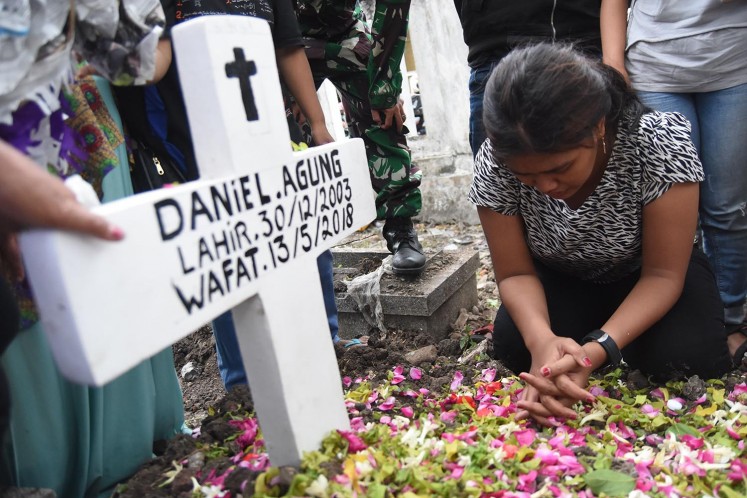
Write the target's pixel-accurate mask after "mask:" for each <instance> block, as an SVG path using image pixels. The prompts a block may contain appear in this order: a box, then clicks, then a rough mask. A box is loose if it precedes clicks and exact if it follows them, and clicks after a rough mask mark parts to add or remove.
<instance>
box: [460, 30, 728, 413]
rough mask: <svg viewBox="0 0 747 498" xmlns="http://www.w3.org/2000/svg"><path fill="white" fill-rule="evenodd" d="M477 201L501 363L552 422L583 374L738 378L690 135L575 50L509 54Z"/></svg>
mask: <svg viewBox="0 0 747 498" xmlns="http://www.w3.org/2000/svg"><path fill="white" fill-rule="evenodd" d="M485 128H486V131H487V134H488V137H489V138H490V140H487V141H485V143H484V144H483V145H482V147H481V148H480V151H479V152H478V154H477V158H476V161H475V177H474V181H473V185H472V188H471V190H470V195H469V197H470V200H471V201H472V202H474V203H475V204H476V205H477V206H478V207H477V209H478V213H479V215H480V221H481V223H482V226H483V231H484V232H485V237H486V239H487V242H488V247H489V249H490V255H491V258H492V260H493V267H494V268H495V273H496V281H497V282H498V289H499V291H500V294H501V299H502V301H503V304H502V306H501V308H500V309H499V310H498V313H497V314H496V318H495V325H494V332H493V355H494V356H495V357H496V358H498V359H499V360H501V361H502V362H503V363H504V364H505V365H506V366H507V367H508V368H511V369H512V370H514V371H516V372H524V373H522V374H521V377H522V379H524V380H525V381H526V382H528V384H529V386H528V388H526V389H525V390H524V392H523V394H522V398H521V400H520V401H519V403H518V406H519V408H520V409H521V410H523V411H524V415H530V416H532V417H534V418H535V419H537V420H538V421H540V422H542V423H546V424H547V423H550V422H551V420H550V417H551V416H555V417H558V416H561V417H571V418H573V417H575V412H574V411H573V410H571V409H570V408H569V406H570V405H571V404H572V403H573V402H575V400H583V401H588V400H590V399H592V397H591V395H590V394H589V393H588V392H587V391H585V390H584V389H583V388H584V387H586V385H587V382H588V377H589V374H590V373H591V372H592V371H593V370H594V369H597V368H600V367H601V366H603V365H608V364H612V365H617V364H619V363H620V361H621V360H622V359H623V358H624V359H625V361H626V362H627V363H628V364H629V365H630V366H631V367H632V368H637V369H640V370H642V371H643V372H645V373H647V374H650V375H654V376H656V377H657V378H670V377H673V376H677V375H681V374H686V375H695V374H697V375H700V376H702V377H706V378H711V377H719V376H721V375H722V374H724V373H725V372H726V371H727V370H728V369H729V366H730V361H729V352H728V349H727V347H726V336H725V333H724V329H723V326H722V322H721V313H722V310H721V304H720V299H719V295H718V289H717V288H716V283H715V280H714V277H713V272H712V270H711V268H710V265H709V264H708V261H707V259H706V258H705V256H704V255H703V254H702V252H700V250H698V249H697V248H695V249H694V248H693V237H694V234H695V227H696V223H697V209H698V190H699V185H698V183H699V182H700V181H702V180H703V177H704V175H703V168H702V166H701V164H700V160H699V159H698V156H697V153H696V151H695V147H694V146H693V144H692V141H691V140H690V136H689V132H690V126H689V124H688V122H687V120H686V119H685V118H684V117H683V116H682V115H680V114H677V113H665V112H658V111H650V110H648V109H646V108H645V107H644V106H643V105H642V104H641V102H640V101H639V100H638V98H637V97H636V95H635V94H634V93H633V92H632V90H630V89H629V87H628V86H627V84H626V83H625V80H624V79H623V77H622V75H620V73H618V72H617V71H615V70H614V69H612V68H610V67H608V66H605V65H604V64H602V63H601V61H599V60H595V59H591V58H588V57H586V56H584V55H582V54H581V53H579V52H577V51H575V50H573V49H572V48H570V47H568V46H563V45H560V44H549V43H542V44H538V45H534V46H530V47H528V48H521V49H515V50H513V51H512V52H511V53H510V54H509V55H507V56H506V57H504V59H503V60H502V61H501V62H500V63H499V64H498V66H497V67H496V69H495V71H494V72H493V75H492V76H491V77H490V80H489V81H488V85H487V87H486V90H485Z"/></svg>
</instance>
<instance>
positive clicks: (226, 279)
mask: <svg viewBox="0 0 747 498" xmlns="http://www.w3.org/2000/svg"><path fill="white" fill-rule="evenodd" d="M172 39H173V42H174V47H175V50H176V53H177V55H180V57H178V61H179V64H178V70H179V75H180V79H181V82H182V86H183V91H184V95H185V101H186V104H187V114H188V117H189V122H190V128H191V130H192V136H193V141H194V146H195V152H196V156H197V162H198V165H199V168H200V173H201V179H200V180H199V181H195V182H190V183H187V184H185V185H180V186H177V187H174V188H168V189H162V190H158V191H153V192H147V193H144V194H141V195H137V196H134V197H130V198H127V199H122V200H120V201H117V202H113V203H110V204H106V205H103V206H99V207H96V208H95V209H94V211H95V212H97V213H99V214H101V215H102V216H104V217H106V218H108V219H109V220H111V221H112V222H114V223H116V224H117V225H119V226H121V227H122V228H123V229H124V231H125V233H126V238H125V240H123V241H121V242H118V243H111V242H104V241H100V240H97V239H93V238H91V237H84V236H79V235H73V234H70V233H62V232H55V231H48V230H44V231H35V232H29V233H26V234H24V235H23V236H22V237H21V245H22V251H23V256H24V259H25V260H26V263H27V267H28V274H29V277H30V280H31V283H32V287H33V290H34V293H35V296H36V298H37V304H38V307H39V310H40V313H41V318H42V323H43V326H44V329H45V331H46V333H47V337H48V339H49V342H50V345H51V347H52V350H53V353H54V355H55V359H56V361H57V363H58V365H59V368H60V370H61V371H62V373H63V374H64V375H66V376H67V377H68V378H70V379H72V380H74V381H76V382H79V383H86V384H93V385H102V384H104V383H106V382H109V381H110V380H112V379H114V378H116V377H117V376H118V375H120V374H122V373H123V372H125V371H127V370H128V369H130V368H131V367H133V366H135V365H136V364H138V363H139V362H141V361H143V360H145V359H147V358H149V357H150V356H152V355H153V354H155V353H157V352H158V351H160V350H162V349H163V348H165V347H168V346H170V345H171V344H173V343H174V342H176V341H177V340H179V339H181V338H182V337H184V336H186V335H188V334H189V333H190V332H192V331H194V330H196V329H198V328H199V327H200V326H202V325H203V324H204V323H206V322H208V321H210V320H211V319H213V318H214V317H216V316H218V315H219V314H221V313H223V312H225V311H227V310H233V316H234V322H235V324H236V330H237V335H238V339H239V344H240V349H241V354H242V358H243V360H244V365H245V367H246V368H247V375H248V378H249V382H250V385H251V390H252V394H253V398H254V402H255V406H256V410H257V415H258V418H259V423H260V425H261V427H262V430H263V433H264V436H265V439H266V441H267V448H268V452H269V455H270V460H271V461H272V463H273V464H274V465H296V464H298V463H299V462H300V459H301V456H302V454H303V452H304V451H309V450H314V449H316V448H318V445H319V443H320V442H321V440H322V438H323V437H324V436H325V435H326V434H327V433H328V432H329V431H331V430H333V429H345V428H349V422H348V417H347V412H346V410H345V407H344V403H343V396H342V386H341V381H340V375H339V371H338V369H337V362H336V358H335V355H334V349H333V345H332V341H331V338H330V333H329V327H328V324H327V319H326V314H325V311H324V302H323V299H322V291H321V285H320V283H319V275H318V272H317V269H316V257H317V255H318V254H320V253H321V252H322V251H324V250H326V249H328V248H329V247H331V246H332V245H333V244H335V243H337V242H339V241H340V240H342V239H343V238H344V237H345V236H346V235H347V234H349V233H351V232H353V231H355V229H357V228H358V227H360V226H362V225H365V224H367V223H368V222H370V221H371V220H372V219H374V217H375V207H374V202H373V196H372V194H371V183H370V179H369V173H368V166H367V161H366V155H365V150H364V147H363V142H362V141H361V140H359V139H355V140H345V141H341V142H337V143H334V144H328V145H325V146H321V147H317V148H313V149H310V150H307V151H303V152H297V153H292V152H291V145H290V138H289V134H288V130H287V123H286V120H285V112H284V107H283V102H282V96H281V91H280V83H279V80H278V75H277V68H276V65H275V51H274V48H273V44H272V37H271V35H270V30H269V27H268V25H267V23H266V22H264V21H262V20H258V19H253V18H248V17H243V16H207V17H203V18H200V19H196V20H191V21H188V22H185V23H183V24H180V25H178V26H177V27H175V28H174V29H173V31H172ZM132 401H133V402H137V400H132Z"/></svg>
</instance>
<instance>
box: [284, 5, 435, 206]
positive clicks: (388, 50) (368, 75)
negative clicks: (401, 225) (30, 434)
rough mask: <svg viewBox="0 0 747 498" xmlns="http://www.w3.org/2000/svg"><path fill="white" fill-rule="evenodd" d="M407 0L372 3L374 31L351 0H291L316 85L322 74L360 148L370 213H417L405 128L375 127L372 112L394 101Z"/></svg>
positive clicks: (414, 177) (399, 84)
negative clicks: (372, 200) (372, 203)
mask: <svg viewBox="0 0 747 498" xmlns="http://www.w3.org/2000/svg"><path fill="white" fill-rule="evenodd" d="M409 10H410V0H386V1H384V0H377V1H376V14H375V15H374V22H373V36H372V35H371V32H370V31H369V28H368V26H367V25H366V22H365V16H364V14H363V11H362V10H361V6H360V4H359V3H358V0H298V2H297V14H298V21H299V24H300V26H301V33H302V35H303V37H304V43H305V44H306V55H307V56H308V58H309V64H310V65H311V71H312V73H313V74H314V81H315V83H316V85H317V87H318V86H319V85H321V84H322V82H323V81H324V80H325V79H329V80H330V81H331V82H332V83H333V84H334V85H335V87H337V90H338V91H339V92H340V95H341V96H342V102H343V106H344V109H345V113H346V114H347V116H348V122H349V129H350V132H351V135H353V136H356V137H361V138H363V141H364V142H365V145H366V155H367V157H368V167H369V171H370V173H371V182H372V184H373V188H374V190H375V191H376V194H377V196H376V208H377V212H376V214H377V218H379V219H386V218H410V217H412V216H415V215H417V214H418V213H419V212H420V207H421V198H420V189H419V186H420V180H421V177H422V175H421V173H420V171H419V170H418V168H417V167H416V166H415V165H414V164H412V162H411V158H410V150H409V148H408V147H407V140H406V139H405V135H404V133H399V132H397V131H396V129H395V126H394V125H393V126H391V127H390V128H389V129H387V130H383V129H381V127H379V126H378V125H377V124H376V123H375V122H374V121H373V118H372V117H371V109H387V108H390V107H392V106H394V105H395V104H396V103H397V99H398V97H399V93H400V91H401V89H402V74H401V72H400V70H399V64H400V61H401V60H402V54H403V53H404V50H405V38H406V35H407V19H408V14H409Z"/></svg>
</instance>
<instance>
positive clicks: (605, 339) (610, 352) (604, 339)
mask: <svg viewBox="0 0 747 498" xmlns="http://www.w3.org/2000/svg"><path fill="white" fill-rule="evenodd" d="M592 341H594V342H597V343H599V345H600V346H602V347H603V348H604V351H605V353H607V363H606V364H607V365H612V366H613V367H616V366H618V365H619V364H620V362H622V359H623V357H622V353H621V352H620V348H618V347H617V343H616V342H615V340H614V339H613V338H612V337H610V336H609V335H608V334H607V332H605V331H604V330H602V329H596V330H592V331H591V332H589V333H588V334H586V337H584V338H583V339H582V340H581V344H586V343H587V342H592Z"/></svg>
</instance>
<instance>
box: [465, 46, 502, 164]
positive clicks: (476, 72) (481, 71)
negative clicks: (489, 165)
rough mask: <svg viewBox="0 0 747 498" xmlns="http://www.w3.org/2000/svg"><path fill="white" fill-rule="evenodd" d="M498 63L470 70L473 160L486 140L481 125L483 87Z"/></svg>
mask: <svg viewBox="0 0 747 498" xmlns="http://www.w3.org/2000/svg"><path fill="white" fill-rule="evenodd" d="M498 62H500V61H499V60H496V61H492V62H488V63H485V64H483V65H482V66H479V67H475V68H472V70H471V71H470V74H469V146H470V147H471V148H472V157H473V158H474V157H475V156H476V155H477V151H478V150H480V146H481V145H482V143H483V142H484V141H485V138H487V135H486V134H485V126H484V125H483V123H482V101H483V98H484V97H485V85H486V84H487V83H488V78H490V74H491V73H492V72H493V68H495V66H497V65H498Z"/></svg>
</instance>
